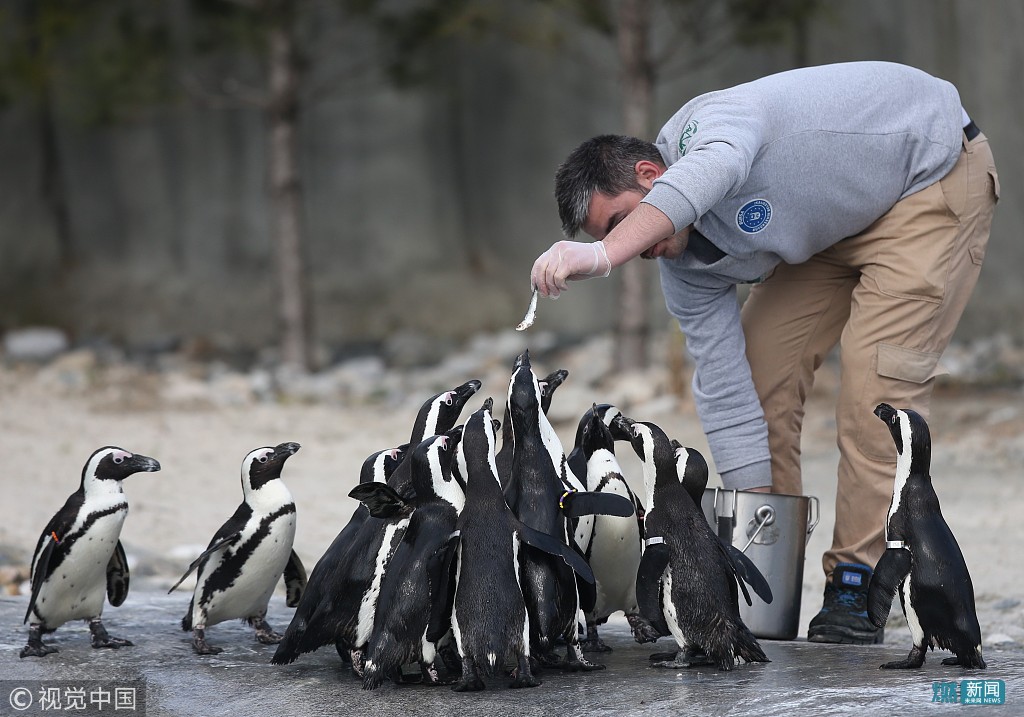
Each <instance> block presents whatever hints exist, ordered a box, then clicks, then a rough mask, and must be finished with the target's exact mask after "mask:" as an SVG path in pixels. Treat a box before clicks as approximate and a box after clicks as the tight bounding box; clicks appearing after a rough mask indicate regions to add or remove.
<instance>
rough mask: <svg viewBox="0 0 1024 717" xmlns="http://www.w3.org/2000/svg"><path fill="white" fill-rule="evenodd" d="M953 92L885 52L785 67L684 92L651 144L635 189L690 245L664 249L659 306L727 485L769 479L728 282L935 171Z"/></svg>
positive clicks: (936, 175)
mask: <svg viewBox="0 0 1024 717" xmlns="http://www.w3.org/2000/svg"><path fill="white" fill-rule="evenodd" d="M962 117H963V110H962V108H961V106H960V97H959V95H958V93H957V91H956V88H955V87H953V85H951V84H950V83H948V82H945V81H944V80H940V79H936V78H934V77H932V76H930V75H928V74H926V73H924V72H922V71H920V70H916V69H913V68H911V67H906V66H903V65H897V64H892V63H885V62H854V63H846V64H838V65H825V66H821V67H812V68H804V69H799V70H792V71H789V72H782V73H779V74H777V75H771V76H769V77H765V78H762V79H760V80H756V81H754V82H750V83H747V84H744V85H739V86H738V87H733V88H731V89H727V90H722V91H719V92H711V93H708V94H706V95H701V96H699V97H697V98H695V99H693V100H691V101H690V102H688V103H687V104H686V105H685V106H683V108H682V109H680V110H679V111H678V112H677V113H676V114H675V115H674V116H673V117H672V118H671V119H670V120H669V121H668V123H667V124H666V125H665V126H664V127H663V128H662V130H661V132H660V133H659V135H658V139H657V141H656V145H657V147H658V149H659V150H660V152H661V155H662V157H664V159H665V164H666V166H667V167H668V170H667V171H666V172H665V173H664V174H663V175H662V176H661V177H660V178H659V179H658V180H657V181H655V183H654V187H653V188H652V189H651V191H650V193H649V194H648V195H647V196H646V197H645V198H644V201H645V202H647V203H649V204H651V205H653V206H655V207H657V208H658V209H660V210H661V211H662V212H664V213H665V214H666V215H667V216H668V217H669V218H670V219H671V220H672V223H673V224H674V225H675V228H676V230H677V231H678V230H680V229H682V228H684V227H686V226H688V225H690V224H693V225H694V228H695V229H696V230H697V232H696V233H692V234H691V241H690V244H689V245H688V247H687V250H686V251H685V252H684V253H683V255H682V256H680V257H679V258H678V259H675V260H666V259H661V260H660V261H659V263H660V266H661V282H662V289H663V291H664V294H665V302H666V305H667V307H668V310H669V311H670V312H671V313H672V315H673V316H675V317H676V319H678V321H679V325H680V327H681V328H682V330H683V333H684V334H685V335H686V338H687V348H688V350H689V351H690V354H691V355H692V356H693V359H694V361H695V364H696V371H695V373H694V377H693V393H694V398H695V400H696V405H697V411H698V414H699V415H700V418H701V422H702V423H703V427H704V431H705V433H706V434H707V438H708V442H709V445H710V447H711V452H712V455H713V456H714V459H715V465H716V467H717V469H718V471H719V473H721V474H722V476H723V482H724V483H725V484H726V487H728V488H750V487H754V486H758V485H768V484H769V483H770V482H771V469H770V464H769V453H768V433H767V427H766V425H765V421H764V413H763V411H762V410H761V405H760V402H759V400H758V398H757V394H756V392H755V391H754V386H753V382H752V380H751V376H750V367H749V365H748V364H747V360H746V356H745V343H744V339H743V332H742V328H741V326H740V320H739V307H738V304H737V299H736V285H737V284H742V283H752V282H757V281H759V280H761V279H763V278H764V277H765V276H766V275H767V274H768V273H770V272H771V270H772V268H773V267H774V266H776V265H777V264H778V263H780V262H786V263H788V264H799V263H801V262H803V261H806V260H807V259H808V258H810V257H811V256H812V255H814V254H816V253H817V252H819V251H821V250H823V249H825V248H827V247H829V246H831V245H832V244H834V243H835V242H837V241H839V240H840V239H843V238H845V237H849V236H853V235H855V234H858V233H859V232H861V231H863V230H864V229H865V228H867V227H868V226H869V225H870V224H871V223H872V222H874V221H875V220H876V219H878V218H879V217H880V216H882V215H883V214H885V213H886V212H887V211H888V210H889V209H890V208H891V207H892V206H893V205H894V204H895V203H896V202H897V201H899V200H900V199H902V198H904V197H906V196H908V195H910V194H913V193H914V192H917V191H919V190H921V189H924V188H925V187H927V186H929V185H930V184H932V183H934V182H936V181H938V180H939V179H941V178H942V177H943V176H945V175H946V173H947V172H949V171H950V170H951V169H952V167H953V165H954V164H955V163H956V161H957V158H958V156H959V153H960V147H961V137H962V131H963V120H962Z"/></svg>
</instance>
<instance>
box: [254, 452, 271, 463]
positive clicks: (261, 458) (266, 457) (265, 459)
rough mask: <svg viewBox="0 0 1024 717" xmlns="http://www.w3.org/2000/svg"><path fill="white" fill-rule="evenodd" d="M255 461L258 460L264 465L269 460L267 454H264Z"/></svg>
mask: <svg viewBox="0 0 1024 717" xmlns="http://www.w3.org/2000/svg"><path fill="white" fill-rule="evenodd" d="M256 460H258V461H259V462H260V463H266V462H267V461H268V460H269V458H268V456H267V454H266V453H264V454H263V455H262V456H260V457H259V458H257V459H256Z"/></svg>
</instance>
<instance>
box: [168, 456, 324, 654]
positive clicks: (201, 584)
mask: <svg viewBox="0 0 1024 717" xmlns="http://www.w3.org/2000/svg"><path fill="white" fill-rule="evenodd" d="M298 450H299V444H298V443H281V444H280V445H278V446H276V447H274V448H271V447H269V446H268V447H264V448H257V449H256V450H254V451H250V452H249V453H248V455H246V456H245V459H244V460H243V461H242V495H243V500H242V504H241V505H239V506H238V509H237V510H236V511H235V514H234V515H232V516H231V517H230V518H228V520H227V522H225V523H224V525H222V526H221V527H220V530H218V531H217V533H216V534H215V535H214V536H213V540H211V541H210V546H209V547H208V548H207V549H206V550H205V551H204V552H203V554H202V555H200V556H199V557H198V558H196V559H195V561H193V563H192V564H191V565H189V567H188V570H187V571H185V574H184V575H182V576H181V579H180V580H178V582H177V583H175V584H174V587H172V588H171V589H170V590H168V592H173V591H174V589H175V588H177V587H178V585H181V583H182V581H183V580H184V579H185V578H187V577H188V576H189V575H191V574H192V571H194V570H196V569H198V570H199V577H198V579H197V580H196V587H195V591H194V592H193V595H192V602H191V603H189V606H188V612H187V613H186V614H185V617H184V618H183V619H182V621H181V629H182V630H185V631H186V632H187V631H189V630H191V631H192V648H193V649H194V650H195V651H196V653H197V654H200V655H212V654H217V653H219V652H221V651H222V650H223V648H220V647H212V646H210V644H209V643H207V642H206V628H207V627H209V626H210V625H216V624H217V623H219V622H224V621H225V620H233V619H243V620H245V621H247V622H248V623H249V624H250V625H252V626H253V627H254V628H255V629H256V639H257V640H258V641H259V642H261V643H263V644H264V645H274V644H277V643H278V642H280V641H281V636H280V635H279V634H278V633H276V632H274V630H273V629H272V628H271V627H270V625H269V624H267V621H266V619H265V618H266V615H267V604H268V603H269V602H270V596H271V595H272V594H273V592H274V587H275V586H276V585H277V581H278V580H279V579H280V578H281V574H282V572H283V573H284V580H285V587H286V589H287V604H288V607H295V605H297V604H298V602H299V598H300V597H301V596H302V591H303V590H304V589H305V587H306V571H305V568H303V566H302V562H301V561H300V560H299V557H298V556H297V555H296V554H295V551H294V550H292V541H293V540H294V539H295V502H294V501H293V500H292V494H291V493H290V492H289V491H288V488H287V487H286V486H285V484H284V481H282V480H281V469H282V468H283V467H284V463H285V461H287V460H288V459H289V458H290V457H291V456H293V455H294V454H295V452H296V451H298Z"/></svg>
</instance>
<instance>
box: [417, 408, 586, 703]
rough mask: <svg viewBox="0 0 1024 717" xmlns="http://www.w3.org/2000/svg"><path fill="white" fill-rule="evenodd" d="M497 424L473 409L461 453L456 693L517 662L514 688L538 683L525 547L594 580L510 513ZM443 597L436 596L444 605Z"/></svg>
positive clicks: (571, 556)
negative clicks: (463, 490) (524, 573)
mask: <svg viewBox="0 0 1024 717" xmlns="http://www.w3.org/2000/svg"><path fill="white" fill-rule="evenodd" d="M495 423H496V421H494V420H493V418H492V417H491V412H490V410H489V409H488V408H487V407H486V406H485V407H484V408H481V409H480V410H478V411H476V412H475V413H474V414H473V415H472V416H471V417H470V418H469V420H468V421H467V422H466V425H465V428H464V430H463V435H462V441H461V442H460V443H459V448H458V462H459V465H460V470H461V472H462V474H463V475H464V476H465V478H466V503H465V506H464V507H463V510H462V513H461V514H460V515H459V520H458V523H457V527H456V535H455V536H454V539H453V540H452V541H451V544H450V547H449V550H448V560H449V561H450V562H451V565H452V567H451V570H452V571H453V572H454V579H453V582H454V586H453V587H450V589H451V590H452V591H453V594H454V599H453V601H452V605H453V609H452V615H451V625H452V630H453V632H454V635H455V641H456V645H457V647H458V651H459V654H460V655H461V656H462V676H461V678H460V680H459V681H458V683H457V684H456V685H455V686H454V688H453V689H454V690H455V691H457V692H465V691H475V690H482V689H484V688H485V684H484V682H483V679H482V677H481V674H485V675H493V674H494V673H495V672H496V671H498V670H499V669H501V668H502V667H503V666H504V664H505V661H506V659H511V660H512V661H514V662H515V664H516V670H515V678H514V680H513V682H512V684H511V685H510V686H511V687H536V686H537V685H539V684H540V680H539V679H537V678H536V677H535V676H534V675H533V673H532V671H531V669H530V660H529V657H530V614H529V611H528V610H527V606H526V601H525V599H524V597H523V586H522V585H521V582H520V581H521V557H522V555H523V552H524V551H525V550H526V549H527V548H526V547H525V546H531V547H534V548H536V549H539V550H542V551H545V552H548V553H550V554H552V555H558V556H560V557H561V559H562V560H564V561H565V562H566V563H568V564H569V565H571V566H572V568H573V570H574V571H576V572H577V574H579V575H580V576H581V577H583V578H584V579H585V580H593V573H592V572H591V571H590V568H589V566H587V564H586V562H585V561H584V560H583V559H582V557H581V556H580V555H579V554H578V553H576V552H575V551H574V550H573V549H571V548H569V547H568V546H566V545H565V544H564V543H563V542H562V541H561V540H559V539H558V538H555V537H552V536H550V535H546V534H544V533H541V532H540V531H537V530H534V529H532V528H530V527H529V526H527V525H525V524H523V523H522V522H520V521H519V520H518V519H517V518H516V517H515V516H514V515H513V514H512V511H511V510H510V509H509V507H508V504H507V503H506V502H505V498H504V495H503V494H502V492H501V484H500V481H499V478H498V469H497V465H496V464H495V426H494V424H495ZM447 599H448V598H447V596H442V597H441V598H440V600H441V602H442V603H444V602H446V601H447ZM428 637H430V635H429V634H428Z"/></svg>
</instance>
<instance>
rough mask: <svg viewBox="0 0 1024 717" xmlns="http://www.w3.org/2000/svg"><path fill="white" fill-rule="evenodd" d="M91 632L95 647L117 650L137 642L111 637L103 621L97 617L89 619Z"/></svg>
mask: <svg viewBox="0 0 1024 717" xmlns="http://www.w3.org/2000/svg"><path fill="white" fill-rule="evenodd" d="M89 632H90V633H91V634H92V646H93V648H94V649H99V648H101V647H109V648H110V649H112V650H116V649H118V648H120V647H133V646H134V645H135V643H133V642H132V641H131V640H125V639H123V638H120V637H111V636H110V634H109V633H107V628H105V627H103V622H102V621H101V620H100V619H99V618H98V617H97V618H93V619H92V620H90V621H89Z"/></svg>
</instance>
